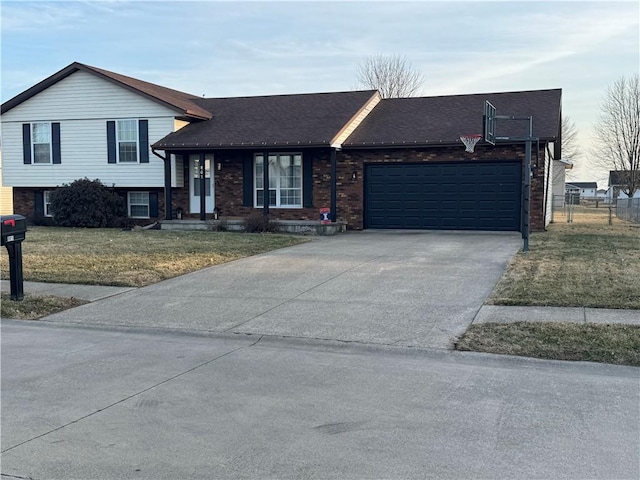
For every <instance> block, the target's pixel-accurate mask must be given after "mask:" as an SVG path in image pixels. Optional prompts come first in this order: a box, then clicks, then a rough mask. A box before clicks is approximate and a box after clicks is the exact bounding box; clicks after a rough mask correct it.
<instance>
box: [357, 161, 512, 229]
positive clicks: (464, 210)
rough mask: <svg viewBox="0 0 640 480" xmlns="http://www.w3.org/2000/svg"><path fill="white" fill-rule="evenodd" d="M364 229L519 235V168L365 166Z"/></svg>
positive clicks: (491, 165) (500, 164) (462, 164)
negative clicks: (461, 231) (473, 231)
mask: <svg viewBox="0 0 640 480" xmlns="http://www.w3.org/2000/svg"><path fill="white" fill-rule="evenodd" d="M364 181H365V185H364V187H365V191H364V194H365V198H364V227H365V228H401V229H435V230H490V231H519V230H520V218H521V208H520V207H521V191H522V187H521V185H522V164H521V163H520V162H517V161H515V162H480V161H474V162H460V163H457V162H448V163H419V164H418V163H409V164H407V163H402V164H400V163H393V164H392V163H385V164H382V163H381V164H365V179H364Z"/></svg>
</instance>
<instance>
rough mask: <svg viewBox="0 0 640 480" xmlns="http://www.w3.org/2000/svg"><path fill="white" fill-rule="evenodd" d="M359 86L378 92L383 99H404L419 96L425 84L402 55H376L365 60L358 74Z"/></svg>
mask: <svg viewBox="0 0 640 480" xmlns="http://www.w3.org/2000/svg"><path fill="white" fill-rule="evenodd" d="M356 75H357V80H358V85H359V86H360V87H364V88H371V89H375V90H378V91H379V92H380V95H381V96H382V98H404V97H412V96H415V95H417V94H418V90H419V89H420V87H421V86H422V84H423V82H424V77H423V75H422V73H421V72H419V71H418V70H415V69H414V68H413V67H412V66H411V64H410V63H409V62H407V59H406V58H405V57H404V56H402V55H375V56H372V57H368V58H365V59H364V60H363V61H362V63H360V65H358V70H357V72H356Z"/></svg>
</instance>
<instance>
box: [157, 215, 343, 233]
mask: <svg viewBox="0 0 640 480" xmlns="http://www.w3.org/2000/svg"><path fill="white" fill-rule="evenodd" d="M271 223H272V224H273V225H275V227H276V230H277V231H278V232H280V233H295V234H300V235H336V234H338V233H342V232H344V231H346V229H347V224H346V223H345V222H333V223H321V222H320V221H318V220H271ZM244 225H245V220H244V219H242V218H239V217H233V218H224V217H223V218H221V219H219V220H195V219H183V220H162V221H161V222H160V229H161V230H212V231H218V230H220V229H221V228H225V229H226V230H228V231H230V232H242V231H244Z"/></svg>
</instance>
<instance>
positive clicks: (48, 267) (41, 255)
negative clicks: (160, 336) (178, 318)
mask: <svg viewBox="0 0 640 480" xmlns="http://www.w3.org/2000/svg"><path fill="white" fill-rule="evenodd" d="M306 240H307V239H305V238H302V237H296V236H292V235H272V234H263V235H261V234H244V233H228V232H204V231H202V232H184V231H179V232H176V231H163V230H143V231H121V230H117V229H76V228H54V227H31V228H30V229H29V231H28V232H27V239H26V240H25V241H24V242H23V270H24V278H25V280H31V281H40V282H53V283H82V284H88V285H117V286H131V287H140V286H144V285H149V284H151V283H155V282H158V281H160V280H164V279H167V278H171V277H175V276H177V275H182V274H184V273H188V272H193V271H195V270H199V269H202V268H205V267H209V266H212V265H218V264H220V263H224V262H228V261H231V260H235V259H238V258H242V257H246V256H250V255H255V254H258V253H262V252H266V251H269V250H273V249H276V248H282V247H286V246H290V245H295V244H297V243H301V242H304V241H306ZM0 267H1V269H2V278H8V261H7V255H2V257H1V260H0Z"/></svg>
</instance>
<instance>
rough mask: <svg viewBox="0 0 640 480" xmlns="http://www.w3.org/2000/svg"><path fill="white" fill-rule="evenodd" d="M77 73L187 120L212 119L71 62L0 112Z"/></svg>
mask: <svg viewBox="0 0 640 480" xmlns="http://www.w3.org/2000/svg"><path fill="white" fill-rule="evenodd" d="M77 71H83V72H86V73H90V74H91V75H95V76H97V77H100V78H102V79H104V80H107V81H108V82H111V83H112V84H114V85H117V86H119V87H121V88H125V89H127V90H129V91H131V92H133V93H136V94H137V95H141V96H143V97H146V98H148V99H150V100H152V101H154V102H156V103H159V104H161V105H163V106H165V107H167V108H170V109H171V110H173V111H174V112H176V113H179V114H182V115H184V116H186V117H188V118H192V119H198V120H209V119H210V118H212V117H213V115H211V114H209V115H205V114H200V113H195V112H193V111H191V110H189V109H187V110H185V109H183V108H180V107H178V106H176V105H173V104H171V103H169V102H166V101H164V100H162V99H160V98H158V97H154V96H153V95H150V94H148V93H146V92H143V91H142V90H138V89H136V88H134V87H132V86H130V85H127V84H126V83H123V82H120V81H118V80H116V79H115V78H111V77H109V76H108V75H105V74H103V73H102V72H99V71H97V70H94V69H93V68H91V67H89V66H87V65H84V64H82V63H79V62H73V63H72V64H71V65H68V66H66V67H65V68H63V69H62V70H60V71H58V72H56V73H54V74H53V75H51V76H49V77H47V78H45V79H44V80H42V81H40V82H38V83H36V84H35V85H34V86H32V87H31V88H28V89H27V90H25V91H24V92H22V93H19V94H18V95H16V96H15V97H13V98H11V99H9V100H7V101H6V102H4V103H3V104H2V106H1V107H0V112H2V113H3V114H4V113H7V112H8V111H9V110H11V109H13V108H15V107H17V106H18V105H20V104H21V103H23V102H26V101H27V100H29V99H30V98H32V97H35V96H36V95H37V94H39V93H41V92H43V91H44V90H46V89H47V88H49V87H51V86H52V85H54V84H56V83H58V82H59V81H61V80H64V79H65V78H67V77H68V76H70V75H72V74H74V73H76V72H77Z"/></svg>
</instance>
